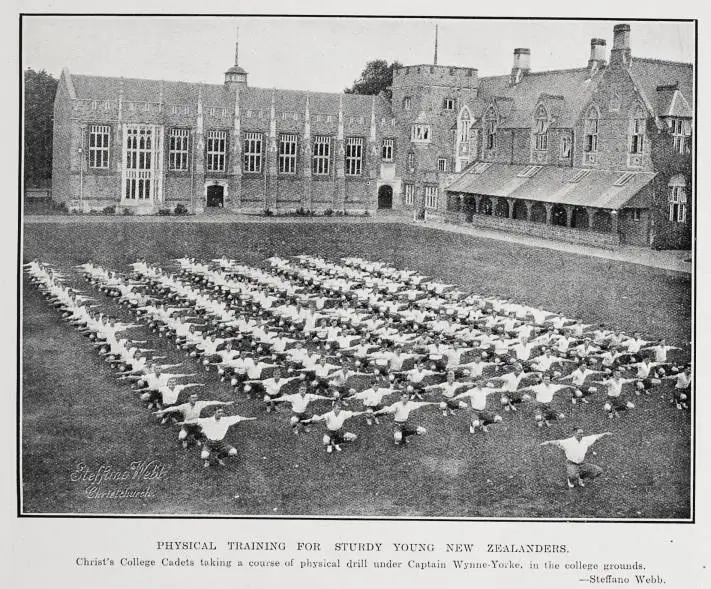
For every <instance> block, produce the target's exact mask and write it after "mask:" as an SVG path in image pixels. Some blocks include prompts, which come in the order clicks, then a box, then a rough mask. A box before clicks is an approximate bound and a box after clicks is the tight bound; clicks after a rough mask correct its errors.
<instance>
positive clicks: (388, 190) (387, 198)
mask: <svg viewBox="0 0 711 589" xmlns="http://www.w3.org/2000/svg"><path fill="white" fill-rule="evenodd" d="M378 208H379V209H392V208H393V188H392V186H388V185H387V184H383V186H381V187H380V189H379V190H378Z"/></svg>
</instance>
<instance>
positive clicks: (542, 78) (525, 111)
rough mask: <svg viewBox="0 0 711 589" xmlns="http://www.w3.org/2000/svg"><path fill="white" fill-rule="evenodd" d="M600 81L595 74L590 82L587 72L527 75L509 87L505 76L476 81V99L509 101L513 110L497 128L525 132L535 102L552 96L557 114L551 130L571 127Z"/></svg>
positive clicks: (565, 71) (560, 71) (563, 71)
mask: <svg viewBox="0 0 711 589" xmlns="http://www.w3.org/2000/svg"><path fill="white" fill-rule="evenodd" d="M601 77H602V76H601V72H599V71H598V72H596V73H595V74H594V75H593V77H592V79H591V78H590V77H589V72H588V69H587V68H579V69H571V70H554V71H550V72H539V73H537V72H533V73H529V74H526V75H525V76H524V77H523V78H522V79H521V80H520V82H519V83H518V84H516V85H512V84H511V83H510V78H509V76H498V77H495V78H482V79H481V80H480V81H479V97H480V99H482V100H487V99H490V97H493V96H497V97H498V96H507V97H510V98H512V99H513V108H512V110H511V112H510V114H509V117H508V118H507V119H506V120H505V121H504V122H503V124H502V125H501V126H502V127H503V128H529V127H531V125H532V120H533V112H534V109H535V107H536V104H537V103H538V100H539V98H541V97H542V96H546V95H547V96H552V95H554V96H556V97H557V98H556V100H555V102H557V104H556V108H555V110H556V111H558V112H557V113H556V114H557V121H556V122H555V126H557V127H572V126H573V125H574V124H575V121H576V120H577V119H578V118H579V116H580V113H581V111H582V109H583V108H584V107H585V105H586V104H587V103H588V101H589V99H590V96H591V95H592V92H593V90H594V89H595V88H596V87H597V84H598V82H599V81H600V78H601ZM561 99H562V100H561Z"/></svg>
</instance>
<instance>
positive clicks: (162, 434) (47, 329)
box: [22, 221, 691, 518]
mask: <svg viewBox="0 0 711 589" xmlns="http://www.w3.org/2000/svg"><path fill="white" fill-rule="evenodd" d="M273 253H276V254H278V255H281V256H290V255H296V254H299V253H312V254H320V255H323V256H325V257H328V258H332V259H334V258H337V257H340V256H343V255H362V256H364V257H369V258H375V259H381V260H385V261H388V262H391V263H393V264H394V265H396V266H398V267H410V268H415V269H417V270H420V271H422V272H423V273H425V274H428V275H432V276H435V277H437V278H439V279H441V280H444V281H448V282H452V283H456V284H458V285H460V286H462V287H464V288H466V289H471V290H474V291H477V292H480V293H486V294H490V295H498V296H503V297H511V298H513V299H515V300H517V301H520V302H526V303H528V304H531V305H535V306H541V307H544V308H547V309H549V310H551V311H560V312H562V313H564V314H565V315H567V316H573V317H580V318H581V319H582V320H583V321H584V322H586V323H598V322H604V323H605V324H607V325H608V326H618V327H619V328H621V329H623V330H625V331H627V332H631V331H633V330H635V329H637V330H640V331H641V332H642V333H643V335H645V336H648V337H649V338H650V339H651V338H659V337H663V336H666V337H667V339H668V340H669V341H670V343H672V344H673V345H688V341H689V340H690V334H691V294H690V293H691V285H690V279H689V277H688V276H687V275H682V274H676V273H669V272H663V271H659V270H655V269H652V268H648V267H643V266H637V265H632V264H623V263H618V262H610V261H607V260H603V259H598V258H591V257H583V256H571V255H569V254H563V253H558V252H555V251H551V250H543V249H535V248H526V247H524V246H519V245H515V244H507V243H505V242H500V241H491V240H484V239H478V238H474V237H471V236H466V235H457V234H451V233H446V232H440V231H433V230H428V229H423V228H419V227H412V226H405V225H401V224H373V223H363V224H338V223H334V224H308V223H306V224H298V223H295V224H263V223H260V224H227V223H225V224H218V223H212V224H192V223H190V224H187V223H186V224H175V225H173V224H168V223H156V224H151V223H140V224H139V223H135V224H134V223H130V222H124V223H117V224H111V223H106V224H91V225H89V224H82V223H81V222H80V221H79V222H77V223H69V224H54V223H48V224H34V223H33V224H31V225H27V226H26V227H25V236H24V256H25V258H26V259H31V258H34V257H38V258H40V259H41V260H44V261H47V262H50V263H53V264H56V265H58V266H60V267H62V268H68V267H69V266H72V265H74V264H78V263H82V262H84V261H86V260H87V259H89V258H91V259H93V260H95V261H96V262H98V263H100V264H102V265H105V266H107V267H110V268H115V269H119V270H126V269H127V266H126V265H127V263H128V262H130V261H133V260H135V258H136V257H137V256H139V255H140V256H144V257H145V258H146V259H148V260H149V261H156V262H160V263H161V264H162V265H163V266H167V265H168V264H169V262H168V260H169V259H170V258H173V257H177V256H182V255H190V256H194V257H196V258H199V259H209V258H213V257H216V256H219V255H222V254H225V255H227V256H229V257H231V258H235V259H238V260H242V261H244V262H246V263H249V264H253V265H260V264H261V263H262V260H263V259H264V258H266V257H268V256H269V255H271V254H273ZM80 284H81V288H84V289H86V288H88V287H86V286H85V285H84V284H83V283H80ZM96 296H98V297H101V295H98V294H97V295H96ZM100 302H101V303H102V304H104V305H105V306H106V307H107V308H109V309H113V308H114V307H112V303H109V302H107V301H105V300H103V299H100ZM23 305H24V312H23V316H24V324H23V336H24V346H23V363H24V373H23V375H22V376H23V416H22V417H23V439H22V453H23V465H22V466H23V473H22V474H23V482H24V486H23V499H24V509H25V511H27V512H30V513H32V512H57V513H65V512H80V513H155V514H168V513H171V514H195V513H205V514H218V513H219V514H236V515H242V514H245V515H246V514H249V515H333V516H389V517H399V516H403V517H496V518H506V517H516V518H520V517H533V518H551V517H562V518H597V517H613V518H686V517H689V515H690V492H689V487H690V483H689V480H690V455H691V448H690V437H691V435H690V425H689V415H688V414H686V413H682V412H679V411H677V410H676V409H674V408H673V407H670V406H669V404H668V398H669V394H668V391H669V388H670V386H667V385H665V386H664V390H665V391H666V398H665V399H662V398H661V396H660V394H659V393H656V394H655V395H654V396H653V397H652V398H645V399H642V400H641V401H640V402H639V403H638V408H637V409H636V410H635V411H632V412H631V413H629V414H628V415H625V416H624V417H623V418H622V419H619V420H612V421H611V420H608V419H607V417H606V416H605V414H604V413H603V411H602V408H601V405H602V401H601V402H599V403H595V404H592V405H590V406H583V407H581V406H575V407H573V406H570V405H569V404H567V406H565V408H564V409H563V411H564V412H565V413H566V415H567V416H568V419H566V420H564V421H563V422H562V424H561V425H556V426H554V427H553V428H550V429H545V428H544V430H539V429H538V428H536V427H535V426H534V424H533V421H532V411H531V409H530V408H524V409H523V410H522V411H519V412H518V413H517V414H511V415H510V414H505V417H504V421H503V423H502V424H499V425H498V426H497V427H495V428H493V429H492V432H491V433H490V434H489V435H488V436H482V435H476V436H471V435H469V433H468V429H467V422H466V418H465V415H464V414H460V415H457V416H456V417H449V418H444V417H443V416H442V415H441V413H439V412H438V411H436V410H434V409H424V410H421V411H418V412H416V413H415V414H414V417H416V422H417V423H420V424H421V425H424V426H425V427H426V428H427V430H428V435H426V436H422V437H417V438H416V439H415V440H414V441H413V443H412V444H410V445H409V446H408V447H406V448H398V447H395V446H393V445H392V438H391V433H392V432H391V427H390V426H389V424H383V425H381V426H379V427H374V428H368V427H367V426H366V425H365V424H364V423H363V422H362V421H360V420H352V421H351V422H348V423H349V428H348V429H350V430H351V431H354V432H355V433H358V434H360V436H359V440H358V441H357V442H355V443H354V444H352V445H350V446H348V447H347V448H345V449H344V452H342V453H340V454H334V455H327V454H326V453H325V452H324V451H323V448H322V446H321V444H320V438H321V433H322V432H321V430H320V429H319V428H314V429H313V430H312V432H311V433H309V434H305V435H302V436H299V437H295V436H294V435H293V434H292V433H291V431H290V428H288V426H287V423H286V422H287V419H288V412H286V411H283V412H282V413H279V414H276V415H275V414H266V413H264V412H263V411H262V409H261V407H260V406H259V404H258V403H257V402H256V401H249V400H246V399H243V398H239V399H237V402H236V404H235V411H236V412H237V413H239V414H240V415H254V416H258V417H259V420H258V421H256V422H252V423H247V424H240V425H239V426H237V427H236V428H235V429H234V430H232V431H231V433H230V434H228V438H229V439H230V440H232V441H234V443H235V444H236V446H237V448H238V450H239V451H240V456H239V460H237V461H233V462H232V463H230V464H229V466H228V467H227V468H225V469H209V470H203V468H202V467H201V463H200V460H199V458H198V456H197V454H196V452H195V450H194V449H192V450H189V451H187V452H186V451H184V450H183V449H182V448H181V447H180V446H179V445H178V443H177V431H176V430H175V429H174V428H169V427H167V426H163V427H161V426H159V425H157V424H156V423H155V421H154V420H153V419H152V418H151V416H150V415H149V414H148V412H147V411H146V409H145V407H144V406H143V405H142V404H141V403H140V402H139V401H138V400H137V398H136V397H135V395H134V394H133V393H131V392H130V391H129V390H128V388H127V387H124V386H123V385H119V384H118V383H117V382H116V380H115V379H114V377H113V376H112V373H111V371H110V369H109V367H108V366H107V365H106V364H105V363H104V362H101V361H99V359H98V356H97V355H96V354H95V353H94V351H93V349H92V348H91V346H90V345H89V343H88V341H87V340H85V339H84V338H83V337H82V336H81V335H79V334H78V333H77V332H75V331H74V330H72V329H71V328H70V327H69V326H68V325H66V324H65V323H63V322H62V321H61V320H60V319H59V316H58V314H57V313H56V311H55V310H53V309H52V308H50V307H49V306H48V305H47V304H46V302H45V301H44V300H43V299H42V297H41V296H40V295H39V294H38V293H37V292H36V291H35V290H34V289H33V288H31V287H29V286H27V285H25V290H24V298H23ZM131 335H132V337H134V338H137V339H144V337H143V336H145V338H148V337H149V334H147V332H146V331H145V330H144V329H143V328H141V329H138V330H135V331H134V332H133V333H132V334H131ZM153 339H155V338H153ZM152 343H154V342H152ZM159 345H162V343H160V342H159ZM200 378H201V379H202V380H203V381H204V382H207V383H209V387H206V388H205V389H203V390H202V391H201V396H202V398H206V399H208V398H209V399H221V400H227V399H230V398H231V395H232V393H231V392H230V390H229V388H228V387H226V386H225V385H224V384H221V383H219V381H217V379H216V377H215V373H214V372H213V373H208V374H206V375H205V374H204V373H203V375H202V376H201V377H200ZM573 423H575V424H581V425H582V426H583V427H585V428H586V429H587V430H588V431H589V432H600V431H605V430H608V429H609V430H610V431H612V432H613V433H614V436H613V437H610V438H606V439H605V440H603V441H600V442H598V444H597V445H596V447H594V448H593V449H594V450H595V451H596V452H597V455H596V456H589V458H590V459H591V460H592V461H593V462H597V463H598V464H600V465H602V466H604V467H605V469H606V472H605V474H604V475H603V477H602V478H601V479H598V480H597V481H595V482H594V483H592V485H590V486H588V487H586V488H585V489H576V490H575V491H569V490H568V489H567V487H566V486H565V479H564V474H565V473H564V460H563V455H562V453H560V451H558V450H555V449H550V448H544V449H541V448H539V447H538V444H539V443H540V442H541V441H543V440H546V439H553V438H559V437H563V436H565V437H567V435H568V433H569V428H570V426H571V425H572V424H573ZM135 460H156V461H159V462H161V463H162V464H164V465H166V467H167V474H166V476H165V477H163V478H162V479H161V480H158V481H154V482H151V483H150V487H151V492H152V497H150V498H149V499H145V500H141V499H135V498H127V499H103V500H101V499H89V498H87V497H86V495H85V487H86V486H87V485H86V484H84V483H81V482H73V481H72V480H71V473H72V472H74V471H75V469H76V465H77V464H78V463H80V462H84V463H85V464H86V465H87V466H88V467H90V468H94V469H96V468H98V467H99V466H101V465H102V464H105V465H111V466H112V467H114V468H119V469H124V468H127V467H128V465H129V464H130V463H131V462H132V461H135ZM112 485H113V486H112ZM116 486H117V485H114V484H109V483H106V484H105V487H106V489H111V488H115V487H116Z"/></svg>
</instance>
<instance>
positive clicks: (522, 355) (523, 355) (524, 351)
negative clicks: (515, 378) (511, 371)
mask: <svg viewBox="0 0 711 589" xmlns="http://www.w3.org/2000/svg"><path fill="white" fill-rule="evenodd" d="M531 348H532V346H531V344H529V343H525V344H524V343H523V342H521V343H519V344H516V345H515V346H514V347H513V351H514V352H516V359H517V360H528V359H529V358H530V357H531Z"/></svg>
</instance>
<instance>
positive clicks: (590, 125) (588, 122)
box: [583, 106, 600, 153]
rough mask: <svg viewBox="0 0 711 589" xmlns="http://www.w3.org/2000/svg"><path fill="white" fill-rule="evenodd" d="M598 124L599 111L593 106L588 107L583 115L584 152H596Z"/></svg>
mask: <svg viewBox="0 0 711 589" xmlns="http://www.w3.org/2000/svg"><path fill="white" fill-rule="evenodd" d="M599 126H600V113H599V112H598V110H597V108H595V107H594V106H592V107H590V110H588V114H587V116H586V117H585V135H584V138H583V139H584V143H583V151H584V152H585V153H597V139H598V130H599Z"/></svg>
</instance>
